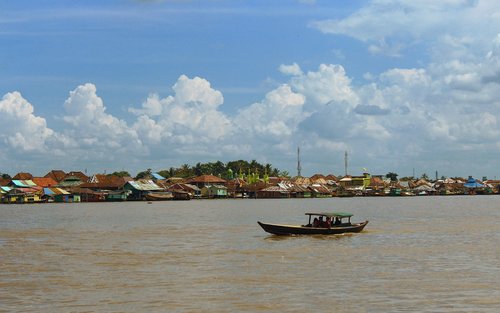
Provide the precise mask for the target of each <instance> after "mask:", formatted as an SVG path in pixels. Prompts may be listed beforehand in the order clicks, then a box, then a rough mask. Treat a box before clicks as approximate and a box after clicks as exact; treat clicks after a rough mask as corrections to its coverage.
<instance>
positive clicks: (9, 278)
mask: <svg viewBox="0 0 500 313" xmlns="http://www.w3.org/2000/svg"><path fill="white" fill-rule="evenodd" d="M332 210H335V211H347V212H351V213H353V214H354V217H353V219H352V220H353V222H356V221H362V220H369V221H370V223H369V224H368V225H367V227H366V228H365V231H363V232H362V233H359V234H349V235H334V236H290V237H277V236H271V235H268V234H266V233H265V232H264V231H263V230H262V229H261V228H260V227H259V226H258V225H257V220H261V221H265V222H275V223H288V224H295V223H296V224H303V223H305V222H306V216H305V215H304V213H305V212H309V211H332ZM499 245H500V197H499V196H454V197H444V196H443V197H439V196H436V197H404V198H385V197H384V198H330V199H283V200H278V199H276V200H251V199H245V200H192V201H185V202H183V201H167V202H153V203H146V202H124V203H81V204H39V205H0V312H500V248H499Z"/></svg>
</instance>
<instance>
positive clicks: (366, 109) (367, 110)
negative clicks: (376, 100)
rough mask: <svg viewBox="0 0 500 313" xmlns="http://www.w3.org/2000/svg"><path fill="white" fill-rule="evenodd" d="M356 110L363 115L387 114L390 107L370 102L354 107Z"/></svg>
mask: <svg viewBox="0 0 500 313" xmlns="http://www.w3.org/2000/svg"><path fill="white" fill-rule="evenodd" d="M354 112H356V113H357V114H361V115H387V114H389V113H390V111H389V110H388V109H382V108H381V107H379V106H376V105H370V104H360V105H358V106H357V107H356V108H355V109H354Z"/></svg>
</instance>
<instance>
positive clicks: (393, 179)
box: [385, 172, 398, 181]
mask: <svg viewBox="0 0 500 313" xmlns="http://www.w3.org/2000/svg"><path fill="white" fill-rule="evenodd" d="M385 177H386V178H390V179H391V181H398V174H396V173H393V172H389V173H387V174H386V175H385Z"/></svg>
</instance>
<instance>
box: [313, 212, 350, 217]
mask: <svg viewBox="0 0 500 313" xmlns="http://www.w3.org/2000/svg"><path fill="white" fill-rule="evenodd" d="M306 215H317V216H326V217H340V218H344V217H352V216H353V215H352V214H351V213H345V212H322V213H306Z"/></svg>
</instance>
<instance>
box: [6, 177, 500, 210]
mask: <svg viewBox="0 0 500 313" xmlns="http://www.w3.org/2000/svg"><path fill="white" fill-rule="evenodd" d="M233 176H236V177H233ZM388 176H389V177H388ZM499 186H500V181H499V180H487V179H486V178H484V179H483V180H478V179H475V178H473V177H469V178H467V179H465V178H443V179H436V180H429V179H428V178H427V179H426V178H425V177H424V178H419V179H413V178H405V179H401V180H398V179H397V175H396V176H390V175H386V176H383V175H370V174H369V173H363V174H362V175H360V176H351V175H344V176H341V177H337V176H335V175H326V176H325V175H322V174H316V175H313V176H311V177H303V176H299V175H298V176H295V177H269V176H268V175H263V177H259V175H258V174H255V173H253V174H249V175H242V174H241V173H240V175H233V174H232V173H228V177H226V179H224V178H221V177H220V175H219V176H215V175H209V174H205V175H199V176H194V177H190V178H181V177H169V178H165V177H163V176H161V175H160V174H158V173H154V172H151V173H149V174H148V175H147V177H143V178H141V179H133V178H132V177H121V176H117V175H113V174H95V175H91V176H87V175H86V174H84V173H83V172H81V171H71V172H68V173H66V172H64V171H62V170H52V171H50V172H48V173H47V174H46V175H45V176H43V177H34V176H33V175H31V174H30V173H17V174H16V175H15V176H13V177H12V178H9V177H5V175H4V176H3V178H0V202H1V203H3V204H13V203H47V202H64V203H78V202H104V201H159V200H191V199H223V198H242V199H266V198H327V197H357V196H373V197H376V196H428V195H476V194H485V195H486V194H498V193H499V190H500V187H499Z"/></svg>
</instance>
